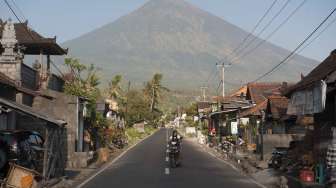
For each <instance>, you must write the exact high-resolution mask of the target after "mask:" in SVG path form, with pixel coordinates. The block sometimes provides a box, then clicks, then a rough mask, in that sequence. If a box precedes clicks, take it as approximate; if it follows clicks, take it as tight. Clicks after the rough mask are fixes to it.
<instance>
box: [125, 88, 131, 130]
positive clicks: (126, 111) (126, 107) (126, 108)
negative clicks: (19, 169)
mask: <svg viewBox="0 0 336 188" xmlns="http://www.w3.org/2000/svg"><path fill="white" fill-rule="evenodd" d="M130 89H131V81H128V86H127V93H126V106H125V123H126V125H127V115H128V114H127V113H128V97H129V96H128V95H129V91H130Z"/></svg>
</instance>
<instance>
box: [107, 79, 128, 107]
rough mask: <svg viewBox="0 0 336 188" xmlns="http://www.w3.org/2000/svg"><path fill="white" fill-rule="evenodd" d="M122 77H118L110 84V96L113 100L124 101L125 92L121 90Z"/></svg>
mask: <svg viewBox="0 0 336 188" xmlns="http://www.w3.org/2000/svg"><path fill="white" fill-rule="evenodd" d="M121 80H122V76H121V75H116V76H114V77H113V79H112V80H111V81H110V83H109V88H108V96H109V97H110V98H111V99H113V100H121V101H123V100H124V96H123V90H122V88H121Z"/></svg>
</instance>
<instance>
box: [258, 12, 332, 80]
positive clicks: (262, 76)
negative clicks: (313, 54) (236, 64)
mask: <svg viewBox="0 0 336 188" xmlns="http://www.w3.org/2000/svg"><path fill="white" fill-rule="evenodd" d="M335 11H336V8H334V9H333V11H331V13H330V14H329V15H328V16H327V17H326V18H325V19H324V20H323V21H322V22H321V23H320V24H319V25H318V26H317V27H316V28H315V29H314V30H313V31H312V32H311V33H310V34H309V35H308V36H307V37H306V38H305V39H304V40H303V41H302V42H301V43H300V44H299V45H298V46H297V47H296V48H295V49H294V50H293V51H292V52H291V53H290V54H289V55H288V56H287V57H286V58H285V59H283V60H282V61H281V62H280V63H278V64H277V65H276V66H274V67H273V68H272V69H271V70H269V71H267V72H266V73H264V74H263V75H261V76H260V77H258V78H257V79H255V80H254V81H253V82H257V81H259V80H260V79H262V78H264V77H265V76H267V75H268V74H270V73H272V72H274V71H275V70H276V69H277V68H278V67H280V66H281V65H282V64H284V63H285V62H286V61H287V60H288V59H289V58H290V57H291V56H292V55H293V54H295V52H296V51H297V50H298V49H299V48H300V47H301V46H303V45H304V43H306V42H307V41H308V40H309V39H310V38H311V37H312V36H313V35H314V34H315V33H316V31H318V30H319V29H320V27H322V25H323V24H324V23H325V22H326V21H327V20H328V19H329V18H330V17H331V16H332V15H333V14H334V13H335Z"/></svg>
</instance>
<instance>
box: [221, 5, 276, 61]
mask: <svg viewBox="0 0 336 188" xmlns="http://www.w3.org/2000/svg"><path fill="white" fill-rule="evenodd" d="M277 1H278V0H274V1H273V3H272V4H271V5H270V7H268V9H267V10H266V12H265V13H264V15H263V16H262V17H261V18H260V19H259V20H258V22H257V23H256V25H255V26H254V27H253V29H252V30H251V32H249V33H248V34H247V35H246V37H245V38H244V39H243V40H242V41H241V43H239V44H238V46H237V47H236V48H235V49H234V50H232V51H231V52H230V53H229V54H228V55H227V57H229V56H231V55H232V54H234V53H236V51H237V50H238V49H239V48H241V46H242V45H243V44H244V43H245V42H246V41H247V39H249V38H250V37H251V36H252V35H253V33H254V32H255V31H256V30H257V28H258V27H259V25H260V24H261V22H262V21H263V20H264V19H265V18H266V16H267V15H268V14H269V13H270V11H271V10H272V8H273V7H274V5H275V4H276V2H277Z"/></svg>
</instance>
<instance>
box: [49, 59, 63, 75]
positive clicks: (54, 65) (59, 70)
mask: <svg viewBox="0 0 336 188" xmlns="http://www.w3.org/2000/svg"><path fill="white" fill-rule="evenodd" d="M50 63H51V64H52V65H53V67H54V68H55V69H56V70H57V71H58V72H59V73H60V74H61V75H62V76H63V78H64V77H65V76H64V74H63V72H62V71H61V69H59V68H58V67H57V66H56V64H55V63H54V62H53V61H50Z"/></svg>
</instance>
